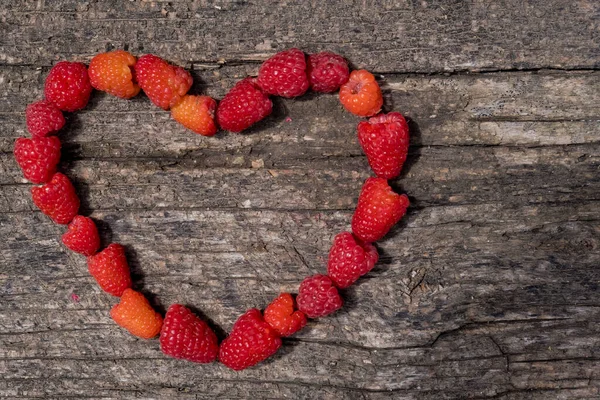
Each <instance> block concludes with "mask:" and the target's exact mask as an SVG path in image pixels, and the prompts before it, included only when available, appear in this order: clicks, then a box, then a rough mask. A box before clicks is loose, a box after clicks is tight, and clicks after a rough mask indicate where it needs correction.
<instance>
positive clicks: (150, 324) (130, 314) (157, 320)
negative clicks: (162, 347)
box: [110, 289, 163, 339]
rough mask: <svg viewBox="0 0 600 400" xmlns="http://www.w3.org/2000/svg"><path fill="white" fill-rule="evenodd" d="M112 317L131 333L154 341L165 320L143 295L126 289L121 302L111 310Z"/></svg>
mask: <svg viewBox="0 0 600 400" xmlns="http://www.w3.org/2000/svg"><path fill="white" fill-rule="evenodd" d="M110 316H111V317H112V319H113V320H114V321H115V322H116V323H117V324H118V325H119V326H121V327H123V328H125V329H127V330H128V331H129V333H131V334H132V335H134V336H138V337H141V338H142V339H152V338H153V337H155V336H156V335H158V333H159V332H160V328H161V327H162V323H163V318H162V317H161V316H160V314H159V313H157V312H156V311H154V309H153V308H152V306H151V305H150V302H149V301H148V299H146V297H144V295H143V294H141V293H139V292H136V291H135V290H133V289H126V290H125V291H124V292H123V295H122V296H121V301H120V302H119V304H116V305H115V306H114V307H113V308H112V309H111V310H110Z"/></svg>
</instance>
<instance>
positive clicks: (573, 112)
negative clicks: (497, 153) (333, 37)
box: [0, 67, 600, 167]
mask: <svg viewBox="0 0 600 400" xmlns="http://www.w3.org/2000/svg"><path fill="white" fill-rule="evenodd" d="M237 72H239V71H238V70H237V69H233V70H230V69H229V68H224V69H223V71H222V74H220V75H219V76H218V77H214V76H213V77H212V80H210V81H209V82H208V83H207V86H206V87H203V88H202V91H203V92H206V93H208V94H210V95H212V96H215V97H217V98H220V97H222V96H223V95H224V93H225V91H226V90H227V89H228V88H229V87H231V85H232V84H233V83H232V82H231V81H230V79H228V78H224V77H225V76H227V77H229V78H230V77H232V76H236V74H237ZM46 73H47V70H43V71H37V70H34V69H29V68H27V69H23V68H16V67H2V68H0V79H1V80H3V81H4V82H6V85H5V86H4V87H2V88H0V91H1V92H0V121H2V122H3V126H4V129H3V130H2V131H1V132H0V151H2V152H9V151H11V150H12V146H13V142H14V139H15V138H16V137H19V136H23V135H25V134H26V131H25V127H24V124H23V110H24V108H25V105H26V104H27V103H28V102H31V101H33V100H35V99H36V98H39V97H40V96H41V95H42V92H41V88H42V87H43V84H42V82H43V79H44V77H45V75H46ZM245 73H256V68H255V67H253V68H251V69H249V70H248V71H245V72H244V73H243V74H241V76H245ZM200 78H201V79H205V80H209V79H208V78H206V75H205V74H203V73H202V74H199V75H196V79H200ZM385 82H386V86H387V89H386V90H387V91H388V95H387V100H386V101H387V103H388V105H389V106H390V107H392V108H393V109H395V110H400V111H402V112H403V113H405V114H406V115H407V116H409V117H410V118H411V119H412V120H413V121H414V122H413V128H414V129H413V132H414V133H415V137H413V141H412V144H413V146H417V147H418V146H448V145H506V146H542V145H564V144H566V145H570V144H584V143H594V142H598V138H599V137H600V131H599V129H600V128H599V126H600V124H599V123H598V121H600V106H599V104H600V94H599V93H600V90H598V88H599V87H600V74H599V73H596V72H592V73H561V74H556V73H543V72H541V73H510V74H483V75H481V74H480V75H451V76H433V77H432V76H419V75H416V76H386V77H385ZM584 99H585V101H583V100H584ZM115 115H118V116H119V117H118V118H115ZM288 116H289V117H290V118H291V121H286V117H288ZM357 121H358V119H357V118H355V117H352V116H350V115H348V113H346V112H344V110H343V109H342V107H341V106H340V105H339V102H338V100H337V97H336V96H334V95H319V96H309V99H304V100H300V101H295V100H288V101H281V102H279V105H278V107H277V111H276V112H275V115H274V116H273V117H271V118H269V119H268V120H267V121H266V123H263V124H261V126H260V127H259V128H257V129H255V130H253V131H252V133H250V134H243V135H238V134H218V135H217V136H216V137H215V138H205V137H200V136H198V135H194V134H190V132H189V131H186V130H185V129H184V128H182V127H181V126H179V125H178V124H176V123H175V121H173V120H171V119H170V117H169V114H168V113H167V112H163V111H157V110H156V108H154V107H153V106H152V105H151V104H150V102H149V101H148V100H147V99H146V98H144V97H142V96H141V97H139V98H136V99H134V100H132V101H119V100H118V99H114V98H110V97H108V96H103V95H98V94H96V95H95V96H94V97H93V106H92V107H91V109H90V110H85V111H83V112H81V113H78V114H76V115H75V116H73V117H72V118H71V121H70V123H69V127H68V128H67V130H66V131H65V132H64V133H63V135H62V136H63V137H64V139H65V140H66V143H65V147H66V149H67V150H68V153H67V154H68V155H69V157H73V156H75V157H94V158H97V157H103V158H106V157H126V158H131V157H161V158H165V157H178V158H179V157H181V156H182V155H186V156H188V157H194V158H196V159H198V162H201V163H202V164H200V165H205V166H223V163H224V162H225V163H226V166H246V167H248V166H250V165H251V161H252V160H256V159H258V157H256V154H260V155H261V156H262V158H263V159H264V161H265V163H266V164H265V165H267V166H273V165H274V164H277V163H279V164H278V165H281V166H286V165H289V163H290V162H291V161H293V160H296V159H298V158H300V159H302V158H307V159H309V160H311V161H312V160H314V159H315V158H316V159H323V158H331V157H332V156H348V155H357V154H360V148H359V147H358V145H357V143H356V140H355V139H354V132H355V130H356V124H357ZM82 128H85V129H82ZM417 129H418V131H417ZM258 132H260V134H258ZM350 138H352V139H353V140H349V139H350ZM413 148H415V147H413ZM223 153H224V154H223ZM252 156H254V158H251V157H252ZM267 156H268V157H267ZM271 159H272V160H271ZM269 162H270V163H269ZM286 162H287V164H285V163H286Z"/></svg>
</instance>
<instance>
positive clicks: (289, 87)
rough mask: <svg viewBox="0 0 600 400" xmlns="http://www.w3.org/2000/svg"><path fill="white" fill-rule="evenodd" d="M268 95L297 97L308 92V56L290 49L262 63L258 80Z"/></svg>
mask: <svg viewBox="0 0 600 400" xmlns="http://www.w3.org/2000/svg"><path fill="white" fill-rule="evenodd" d="M256 83H257V84H258V86H259V87H260V88H261V89H262V90H263V91H264V92H265V93H267V94H273V95H275V96H281V97H288V98H289V97H297V96H300V95H302V94H304V93H305V92H306V91H307V90H308V86H309V84H308V77H307V76H306V56H305V55H304V53H303V52H302V51H301V50H298V49H289V50H285V51H282V52H280V53H277V54H275V55H274V56H273V57H271V58H269V59H268V60H267V61H265V62H264V63H262V65H261V66H260V69H259V70H258V78H257V79H256Z"/></svg>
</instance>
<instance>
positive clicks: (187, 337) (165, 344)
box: [160, 304, 219, 363]
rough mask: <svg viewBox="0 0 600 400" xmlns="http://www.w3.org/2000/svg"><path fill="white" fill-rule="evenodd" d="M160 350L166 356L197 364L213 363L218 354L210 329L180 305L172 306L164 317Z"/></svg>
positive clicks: (217, 344) (215, 341)
mask: <svg viewBox="0 0 600 400" xmlns="http://www.w3.org/2000/svg"><path fill="white" fill-rule="evenodd" d="M160 348H161V350H162V352H163V353H165V354H166V355H168V356H171V357H174V358H183V359H185V360H189V361H193V362H197V363H210V362H213V361H215V360H216V359H217V354H218V353H219V343H218V341H217V336H216V335H215V333H214V332H213V331H212V329H210V327H209V326H208V325H207V324H206V322H204V321H202V320H201V319H200V318H198V317H197V316H195V315H194V314H193V313H192V312H191V311H190V310H188V309H187V308H185V307H184V306H182V305H181V304H173V305H172V306H171V307H169V310H168V311H167V315H165V321H164V323H163V327H162V329H161V331H160Z"/></svg>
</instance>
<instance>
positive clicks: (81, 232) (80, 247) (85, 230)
mask: <svg viewBox="0 0 600 400" xmlns="http://www.w3.org/2000/svg"><path fill="white" fill-rule="evenodd" d="M62 242H63V243H64V245H65V246H67V247H68V248H69V249H71V250H72V251H74V252H75V253H79V254H83V255H84V256H91V255H94V254H96V252H97V251H98V248H99V247H100V236H99V235H98V228H97V227H96V224H95V223H94V221H92V219H91V218H88V217H83V216H81V215H77V216H76V217H75V218H73V221H71V223H70V224H69V227H68V230H67V231H66V232H65V233H64V234H63V236H62Z"/></svg>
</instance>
